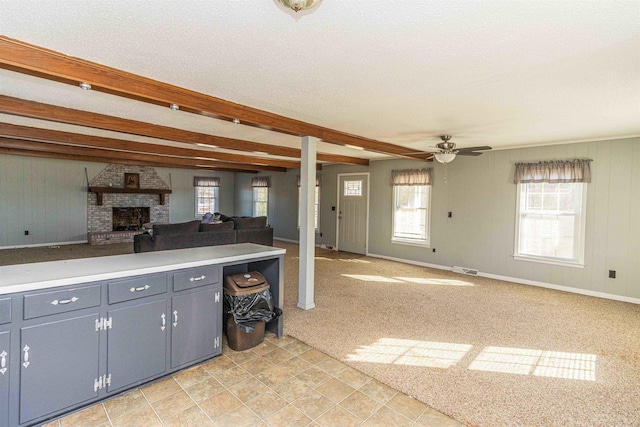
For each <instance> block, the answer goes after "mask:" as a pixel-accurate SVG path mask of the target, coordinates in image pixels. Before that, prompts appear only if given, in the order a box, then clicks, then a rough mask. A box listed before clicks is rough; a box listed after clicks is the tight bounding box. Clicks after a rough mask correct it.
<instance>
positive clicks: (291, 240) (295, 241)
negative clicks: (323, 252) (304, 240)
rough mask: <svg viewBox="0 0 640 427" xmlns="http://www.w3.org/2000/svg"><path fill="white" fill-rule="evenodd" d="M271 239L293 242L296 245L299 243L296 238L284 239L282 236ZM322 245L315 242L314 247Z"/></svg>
mask: <svg viewBox="0 0 640 427" xmlns="http://www.w3.org/2000/svg"><path fill="white" fill-rule="evenodd" d="M273 240H280V241H281V242H288V243H295V244H296V245H299V244H300V242H299V241H298V240H293V239H285V238H282V237H274V238H273ZM321 247H322V245H319V244H317V243H316V248H321Z"/></svg>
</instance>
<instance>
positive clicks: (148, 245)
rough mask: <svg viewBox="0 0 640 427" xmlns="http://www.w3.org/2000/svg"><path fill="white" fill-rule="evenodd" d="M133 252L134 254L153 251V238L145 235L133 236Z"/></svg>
mask: <svg viewBox="0 0 640 427" xmlns="http://www.w3.org/2000/svg"><path fill="white" fill-rule="evenodd" d="M133 251H134V252H135V253H140V252H152V251H155V244H154V242H153V237H152V236H151V235H150V234H147V233H144V234H136V235H135V236H133Z"/></svg>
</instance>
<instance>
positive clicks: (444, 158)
mask: <svg viewBox="0 0 640 427" xmlns="http://www.w3.org/2000/svg"><path fill="white" fill-rule="evenodd" d="M434 156H435V158H436V160H437V161H439V162H440V163H442V164H444V165H446V164H447V163H451V162H452V161H453V159H455V158H456V153H448V152H446V151H445V152H440V153H436V154H434Z"/></svg>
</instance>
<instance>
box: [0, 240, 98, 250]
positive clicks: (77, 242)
mask: <svg viewBox="0 0 640 427" xmlns="http://www.w3.org/2000/svg"><path fill="white" fill-rule="evenodd" d="M84 243H89V241H88V240H74V241H72V242H52V243H35V244H32V245H13V246H0V250H2V249H20V248H40V247H42V246H61V245H81V244H84Z"/></svg>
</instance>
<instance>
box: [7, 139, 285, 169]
mask: <svg viewBox="0 0 640 427" xmlns="http://www.w3.org/2000/svg"><path fill="white" fill-rule="evenodd" d="M0 147H2V148H5V149H13V150H23V151H31V152H35V151H38V152H41V153H50V154H68V155H75V156H83V157H87V158H89V157H90V158H95V159H103V160H101V161H104V162H112V161H115V163H118V162H120V163H121V162H122V161H137V162H141V163H144V162H146V163H145V164H151V163H153V164H162V165H164V167H172V166H174V165H176V166H182V167H191V168H194V169H202V168H211V169H224V170H227V171H234V172H244V171H251V170H253V171H256V170H266V171H273V172H284V171H286V169H285V168H278V167H273V166H250V165H242V164H236V163H225V162H216V161H211V160H201V159H185V158H182V157H169V156H158V155H152V154H141V153H132V152H125V151H113V150H105V149H100V148H88V147H78V146H71V145H64V144H56V143H51V142H40V141H28V140H24V139H17V138H7V137H0Z"/></svg>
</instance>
